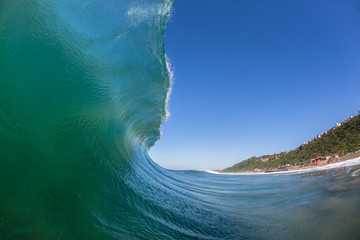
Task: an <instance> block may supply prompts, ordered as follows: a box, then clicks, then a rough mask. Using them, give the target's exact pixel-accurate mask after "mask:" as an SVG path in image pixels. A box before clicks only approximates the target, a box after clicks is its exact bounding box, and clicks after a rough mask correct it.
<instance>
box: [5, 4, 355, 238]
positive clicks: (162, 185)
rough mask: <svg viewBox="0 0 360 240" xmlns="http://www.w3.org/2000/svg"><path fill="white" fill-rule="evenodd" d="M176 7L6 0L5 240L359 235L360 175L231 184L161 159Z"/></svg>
mask: <svg viewBox="0 0 360 240" xmlns="http://www.w3.org/2000/svg"><path fill="white" fill-rule="evenodd" d="M171 5H172V1H170V0H146V1H145V0H129V1H126V0H121V1H119V0H118V1H115V0H107V1H98V0H96V1H95V0H87V1H84V0H72V1H57V0H40V1H39V0H12V1H0V155H1V157H0V239H272V238H273V239H281V238H282V239H290V237H291V238H293V239H312V238H313V239H329V236H333V237H334V238H336V237H338V238H341V236H343V235H344V234H346V235H347V239H357V237H358V236H360V232H359V230H358V226H356V225H357V223H359V222H360V219H359V218H360V217H359V216H360V210H359V204H358V196H359V193H360V187H359V181H358V179H359V178H358V174H356V173H357V172H358V168H356V167H349V168H348V169H345V170H344V169H342V170H332V171H327V172H322V173H303V174H298V175H281V176H277V175H271V176H226V175H214V174H209V173H205V172H198V171H171V170H166V169H163V168H161V167H159V166H158V165H156V164H155V163H154V162H153V161H152V160H151V159H150V158H149V156H148V150H149V148H150V147H151V146H152V145H153V144H154V143H155V142H156V140H157V139H158V138H159V136H160V132H159V128H160V125H161V123H162V122H163V121H164V120H165V118H166V101H167V97H168V94H169V91H170V87H171V79H170V75H171V74H170V72H169V69H168V67H167V63H166V56H165V52H164V33H165V25H166V21H167V18H168V16H169V14H170V10H171ZM294 216H297V217H296V218H294ZM339 219H346V220H347V221H346V222H344V221H340V222H339Z"/></svg>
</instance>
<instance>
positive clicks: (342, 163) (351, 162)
mask: <svg viewBox="0 0 360 240" xmlns="http://www.w3.org/2000/svg"><path fill="white" fill-rule="evenodd" d="M355 165H360V152H359V153H358V156H357V157H352V158H349V159H347V158H346V159H345V160H339V161H336V162H333V163H329V164H323V165H309V166H305V167H302V168H288V169H286V170H279V171H244V172H222V171H214V170H206V172H208V173H213V174H225V175H256V174H281V173H301V172H312V171H322V170H327V169H334V168H342V167H350V166H355Z"/></svg>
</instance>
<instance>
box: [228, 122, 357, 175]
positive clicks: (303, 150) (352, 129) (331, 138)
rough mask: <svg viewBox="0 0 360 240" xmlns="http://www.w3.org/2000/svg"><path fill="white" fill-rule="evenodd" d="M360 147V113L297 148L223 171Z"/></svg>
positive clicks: (274, 164) (296, 160)
mask: <svg viewBox="0 0 360 240" xmlns="http://www.w3.org/2000/svg"><path fill="white" fill-rule="evenodd" d="M359 149H360V115H357V116H355V117H353V118H349V119H347V120H345V121H344V122H342V124H341V126H338V127H334V128H332V129H330V130H329V131H327V132H325V133H323V135H322V136H321V137H317V138H314V139H312V140H311V141H309V142H308V143H306V144H303V145H301V146H300V147H298V148H296V149H295V150H292V151H288V152H282V153H277V154H272V155H264V156H260V157H252V158H249V159H247V160H245V161H242V162H239V163H237V164H235V165H234V166H232V167H229V168H226V169H224V170H223V171H222V172H242V171H253V170H254V169H256V168H257V169H263V170H265V169H272V168H277V167H280V166H283V165H286V164H291V165H294V164H303V163H306V162H307V160H308V159H310V158H316V157H318V156H330V155H333V154H335V153H338V154H340V156H341V155H344V154H347V153H350V152H354V151H357V150H359Z"/></svg>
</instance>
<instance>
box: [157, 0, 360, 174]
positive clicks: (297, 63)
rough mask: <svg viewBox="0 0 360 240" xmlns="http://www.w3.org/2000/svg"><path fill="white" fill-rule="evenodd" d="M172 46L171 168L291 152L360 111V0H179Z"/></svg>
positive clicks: (165, 147)
mask: <svg viewBox="0 0 360 240" xmlns="http://www.w3.org/2000/svg"><path fill="white" fill-rule="evenodd" d="M165 48H166V52H167V55H168V57H169V59H170V61H171V64H172V66H173V71H174V74H175V79H174V85H173V92H172V95H171V100H170V105H169V110H170V114H171V116H170V118H169V119H168V121H167V123H165V124H164V125H163V126H162V137H161V139H160V141H158V142H157V143H156V145H155V146H154V147H153V149H151V151H150V156H151V157H152V159H153V160H154V161H155V162H157V163H158V164H160V165H161V166H163V167H166V168H171V169H199V170H200V169H222V168H225V167H228V166H231V165H233V164H235V163H237V162H239V161H241V160H245V159H247V158H249V157H251V156H259V155H263V154H272V153H276V152H280V151H285V150H291V149H294V148H296V147H297V146H299V145H300V144H301V143H302V142H304V141H307V140H309V139H311V138H313V137H314V136H316V135H317V134H318V133H321V132H323V131H324V130H327V129H329V128H331V127H333V126H334V125H335V123H336V122H340V121H342V120H344V119H346V118H347V117H349V116H350V115H355V114H356V113H357V111H358V110H359V109H360V94H359V93H360V1H353V0H302V1H298V0H272V1H269V0H252V1H246V0H226V1H220V0H206V1H200V0H175V2H174V10H173V14H172V17H171V19H170V21H169V22H168V24H167V32H166V37H165Z"/></svg>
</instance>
